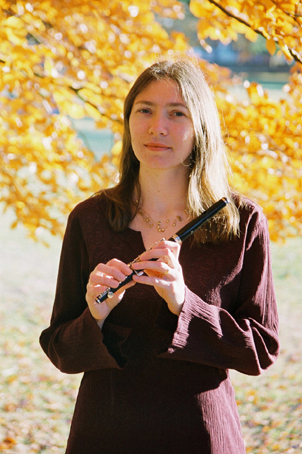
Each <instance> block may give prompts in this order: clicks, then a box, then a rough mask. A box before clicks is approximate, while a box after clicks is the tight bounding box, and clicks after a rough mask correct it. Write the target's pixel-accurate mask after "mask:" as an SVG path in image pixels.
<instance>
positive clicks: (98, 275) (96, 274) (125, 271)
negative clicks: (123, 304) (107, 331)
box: [86, 259, 135, 328]
mask: <svg viewBox="0 0 302 454" xmlns="http://www.w3.org/2000/svg"><path fill="white" fill-rule="evenodd" d="M131 273H132V270H131V268H130V267H129V266H128V265H126V264H125V263H123V262H121V261H120V260H118V259H112V260H110V261H109V262H107V263H106V264H104V263H99V264H98V265H97V266H96V268H95V269H94V270H93V271H92V273H91V274H90V276H89V281H88V284H87V292H86V301H87V304H88V307H89V309H90V312H91V315H92V316H93V317H94V318H95V319H96V321H97V324H98V325H99V327H100V328H102V326H103V323H104V321H105V319H106V317H107V316H108V315H109V314H110V312H111V311H112V309H113V308H114V307H115V306H117V304H118V303H119V302H120V301H121V300H122V298H123V296H124V293H125V290H126V289H127V288H129V287H132V286H133V285H135V282H134V281H131V282H129V283H128V284H127V285H125V286H123V287H122V288H121V289H120V290H118V291H117V292H116V293H114V295H113V297H112V298H107V299H106V300H105V301H103V302H102V303H100V304H98V303H97V302H96V301H95V298H96V297H97V296H98V295H100V294H101V293H103V292H104V291H105V290H106V289H107V288H108V287H112V288H116V287H118V285H119V283H120V282H122V281H123V280H124V279H125V278H126V277H127V276H129V275H130V274H131Z"/></svg>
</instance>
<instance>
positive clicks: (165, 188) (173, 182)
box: [139, 171, 188, 217]
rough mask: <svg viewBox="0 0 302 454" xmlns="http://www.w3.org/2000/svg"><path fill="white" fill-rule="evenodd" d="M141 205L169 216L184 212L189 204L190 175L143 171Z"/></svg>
mask: <svg viewBox="0 0 302 454" xmlns="http://www.w3.org/2000/svg"><path fill="white" fill-rule="evenodd" d="M139 183H140V189H141V198H140V207H142V208H143V209H144V210H145V211H146V212H147V213H150V214H153V215H155V214H156V215H157V216H159V217H160V216H161V215H163V216H167V215H169V214H170V213H171V214H174V213H175V212H178V211H180V212H184V210H185V209H186V205H187V189H188V177H187V176H180V175H177V176H176V175H175V174H174V173H173V172H171V171H170V172H167V171H157V172H142V173H140V176H139Z"/></svg>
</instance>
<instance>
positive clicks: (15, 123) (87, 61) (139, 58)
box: [0, 0, 302, 239]
mask: <svg viewBox="0 0 302 454" xmlns="http://www.w3.org/2000/svg"><path fill="white" fill-rule="evenodd" d="M296 3H297V2H295V1H274V2H273V1H270V0H262V1H259V2H256V3H255V2H252V1H247V0H246V1H243V0H240V1H236V0H230V1H220V2H214V1H210V0H209V1H201V0H200V1H198V0H191V2H190V8H191V11H192V13H193V14H194V15H195V16H196V17H199V18H200V20H199V22H198V34H199V39H200V41H201V43H203V42H205V39H206V38H208V37H210V38H211V39H219V40H221V41H222V42H224V43H226V42H229V41H230V40H231V39H234V40H235V39H237V36H238V34H244V35H245V36H246V37H247V38H248V39H250V40H254V39H256V37H257V35H258V34H261V35H262V36H264V37H265V38H266V39H267V48H268V50H269V52H270V53H274V52H275V51H277V50H276V49H277V47H276V46H277V45H278V49H280V50H279V52H283V53H284V54H285V55H286V58H287V59H289V60H295V61H296V66H295V68H294V72H293V73H292V75H291V79H290V81H289V83H288V84H287V85H286V96H285V95H284V100H281V101H280V102H275V101H273V100H271V99H269V97H268V95H267V94H266V93H265V91H263V89H262V87H260V86H259V85H257V84H253V83H252V84H249V85H248V86H246V89H247V92H248V96H249V97H248V100H241V101H238V100H236V99H234V98H233V97H232V96H231V94H230V93H229V91H228V87H229V86H230V85H231V84H232V83H234V81H233V80H232V78H231V74H230V72H229V71H227V70H225V69H222V68H218V67H217V66H216V65H215V66H213V65H210V64H208V63H206V62H205V61H201V62H200V64H201V66H202V67H203V69H204V71H205V72H206V74H207V77H208V80H209V82H210V84H211V85H212V87H213V90H214V91H215V94H216V98H217V104H218V107H219V111H220V112H221V116H222V124H223V125H224V131H225V141H226V144H227V146H228V148H229V151H230V162H231V165H232V168H233V177H232V182H233V184H234V185H235V186H236V188H237V189H238V190H240V191H242V192H244V193H245V194H246V195H248V196H250V197H252V198H253V199H256V200H257V201H258V202H259V203H260V204H261V206H262V207H263V209H264V211H265V214H266V215H267V217H268V219H269V224H270V231H271V235H272V238H273V239H278V238H283V237H287V236H290V235H297V234H301V232H302V202H301V192H302V191H301V189H302V170H301V164H300V162H301V154H302V151H301V150H302V134H301V132H302V131H301V129H302V103H301V98H302V89H301V81H302V75H301V67H302V66H301V58H302V46H301V36H302V34H301V23H302V22H301V11H300V10H299V9H298V5H297V4H296ZM300 9H301V7H300ZM157 15H158V16H166V17H172V18H177V17H178V18H182V17H183V10H182V6H181V4H180V3H177V2H175V1H174V0H157V1H156V0H152V1H151V2H150V1H149V0H148V1H147V0H138V1H136V2H132V1H130V0H124V1H123V2H121V1H116V0H111V1H110V2H108V1H107V0H98V1H97V0H89V1H88V0H73V1H69V0H45V1H41V2H40V1H39V2H38V1H36V0H31V1H29V0H25V1H23V0H20V1H17V0H15V1H9V0H7V1H5V0H0V104H1V117H0V165H1V170H0V200H1V201H2V202H3V203H2V204H3V206H4V207H11V208H13V210H14V212H15V214H16V221H15V223H14V225H16V224H17V223H18V222H21V223H23V224H24V225H25V226H26V228H27V229H28V231H29V233H30V235H31V236H32V237H33V238H39V237H40V232H41V230H43V229H46V230H48V231H50V232H51V233H53V234H57V233H60V232H62V231H63V228H64V224H65V219H66V215H67V213H68V212H69V211H70V210H71V209H72V207H73V206H74V205H75V203H77V202H78V201H79V200H82V199H83V198H84V197H87V196H89V195H90V194H92V193H93V192H95V191H97V190H98V189H99V188H100V187H106V186H108V185H110V184H112V182H113V180H114V177H115V172H116V169H115V163H116V156H117V154H118V152H119V141H120V138H121V132H122V128H123V118H122V105H123V99H124V97H125V95H126V93H127V91H128V90H129V87H130V86H131V83H132V82H133V80H134V79H135V78H136V76H137V75H138V74H139V73H140V72H141V71H142V70H143V69H144V68H145V67H146V66H147V65H149V64H150V63H152V62H153V61H154V60H156V59H158V58H162V57H166V56H167V57H169V56H175V55H176V56H177V55H182V54H184V53H187V52H188V51H189V46H188V44H187V41H186V38H185V37H184V36H183V35H182V34H179V33H178V34H176V33H172V34H171V35H170V36H168V34H167V32H166V31H165V30H164V29H163V28H162V27H161V26H160V25H159V23H158V22H156V17H157ZM83 117H90V118H93V119H94V120H95V124H96V126H97V127H99V128H105V127H106V128H110V129H111V130H112V131H113V133H114V137H115V141H116V143H115V145H114V147H113V150H112V153H111V154H110V155H104V156H103V157H102V159H101V160H100V161H97V160H96V158H95V156H94V154H93V153H92V151H91V150H89V149H88V148H87V147H85V146H84V144H83V143H82V141H81V140H80V139H79V138H78V137H77V134H76V131H75V130H74V128H73V124H72V121H71V120H72V119H79V118H83Z"/></svg>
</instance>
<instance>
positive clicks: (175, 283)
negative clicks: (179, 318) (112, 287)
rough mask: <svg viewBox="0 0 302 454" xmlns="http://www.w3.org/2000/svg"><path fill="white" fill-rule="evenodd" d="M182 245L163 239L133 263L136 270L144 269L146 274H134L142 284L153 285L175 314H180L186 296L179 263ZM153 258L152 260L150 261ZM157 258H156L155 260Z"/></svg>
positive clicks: (136, 279) (136, 280)
mask: <svg viewBox="0 0 302 454" xmlns="http://www.w3.org/2000/svg"><path fill="white" fill-rule="evenodd" d="M179 254H180V245H179V244H177V243H174V242H173V241H166V240H162V241H160V242H158V243H156V244H155V245H154V246H152V249H149V250H147V251H145V252H144V253H143V254H141V256H140V261H139V262H135V263H133V264H132V266H131V267H132V268H133V269H134V270H144V272H145V273H146V275H143V276H136V275H134V276H133V280H134V281H135V282H137V283H140V284H146V285H151V286H153V287H154V288H155V290H156V291H157V293H158V294H159V295H160V296H161V297H162V298H163V299H164V300H165V301H166V303H167V305H168V308H169V309H170V311H171V312H172V313H173V314H176V315H179V314H180V312H181V309H182V306H183V302H184V298H185V283H184V278H183V273H182V267H181V265H180V263H179V260H178V259H179ZM151 259H153V260H152V261H150V260H151ZM154 259H155V260H154Z"/></svg>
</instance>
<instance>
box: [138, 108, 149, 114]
mask: <svg viewBox="0 0 302 454" xmlns="http://www.w3.org/2000/svg"><path fill="white" fill-rule="evenodd" d="M139 112H141V113H150V109H148V108H147V107H146V108H143V109H139Z"/></svg>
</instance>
